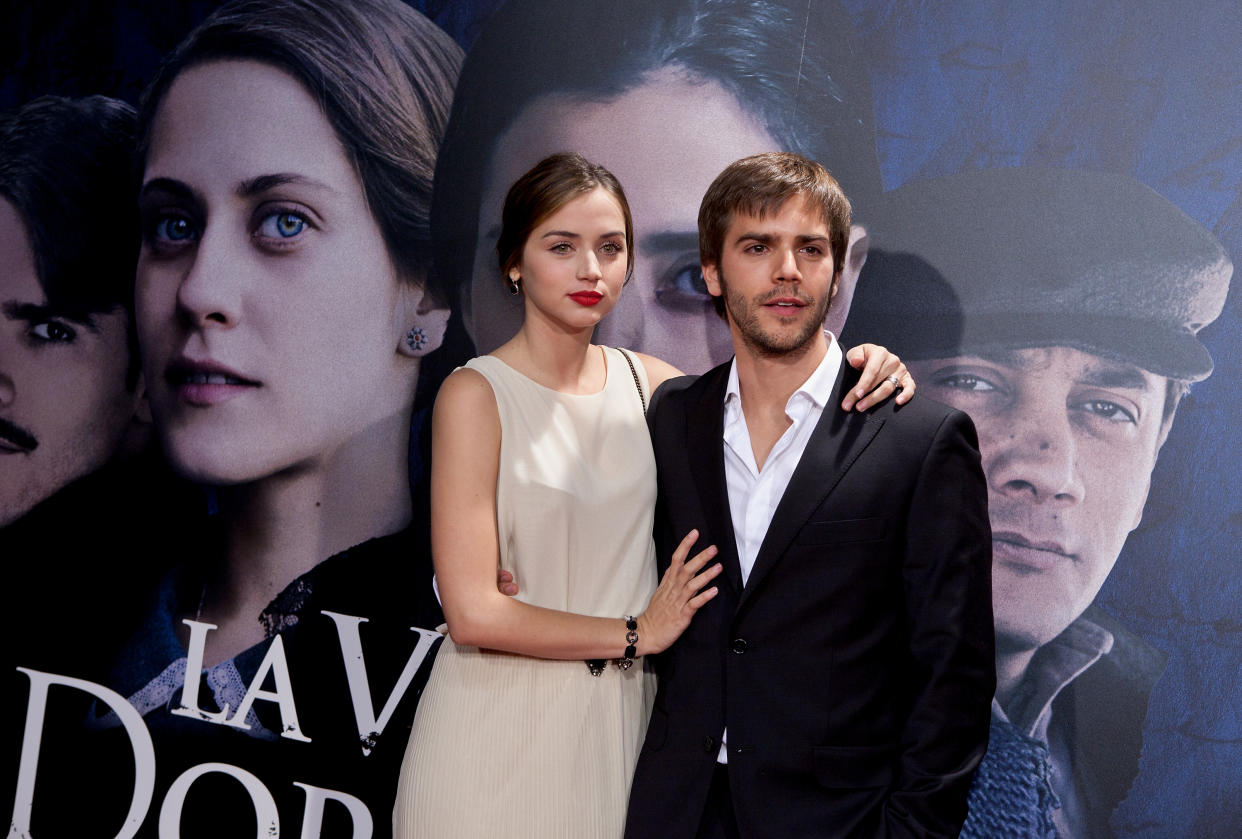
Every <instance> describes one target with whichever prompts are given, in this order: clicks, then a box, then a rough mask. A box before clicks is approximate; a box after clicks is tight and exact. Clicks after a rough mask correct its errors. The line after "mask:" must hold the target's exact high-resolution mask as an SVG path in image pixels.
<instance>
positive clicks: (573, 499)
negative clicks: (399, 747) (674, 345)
mask: <svg viewBox="0 0 1242 839" xmlns="http://www.w3.org/2000/svg"><path fill="white" fill-rule="evenodd" d="M604 355H605V361H606V364H607V377H606V381H605V385H604V388H603V390H601V391H599V392H598V393H594V394H587V395H574V394H565V393H560V392H558V391H555V390H552V389H550V388H546V387H543V386H542V385H539V384H537V383H536V382H534V381H533V380H532V379H529V378H527V377H526V376H525V375H523V374H521V373H519V372H517V371H516V370H514V369H513V368H511V367H509V366H508V365H507V364H505V363H504V362H503V361H501V360H500V359H498V358H495V357H492V356H481V357H479V358H475V359H472V360H471V361H469V362H468V363H467V364H466V366H467V367H469V368H470V369H472V370H475V371H477V372H479V373H481V374H482V375H483V376H484V377H485V378H486V379H487V381H488V382H489V383H490V385H491V387H492V390H493V392H494V393H495V396H496V406H497V409H498V411H499V414H500V427H501V444H500V469H499V474H498V478H497V482H496V517H497V530H498V532H499V534H500V565H501V567H502V568H504V569H506V570H508V571H511V572H513V575H514V579H515V580H516V581H517V582H518V585H519V587H520V593H519V594H518V598H519V599H521V600H524V601H526V602H527V603H531V604H534V605H537V606H545V607H547V608H550V609H559V610H563V611H568V612H577V613H579V614H585V615H595V616H602V617H614V618H620V617H622V616H624V615H636V614H638V613H639V612H640V611H642V610H643V609H644V608H645V607H646V605H647V601H648V600H649V599H650V597H651V593H652V592H653V591H654V590H655V586H656V570H655V547H654V545H653V543H652V537H651V527H652V518H653V510H654V506H655V496H656V475H655V458H654V455H653V453H652V449H651V440H650V438H649V437H648V435H647V425H646V422H645V421H644V417H643V410H642V403H641V401H640V399H639V395H638V392H637V389H636V388H635V385H634V378H633V375H632V374H631V373H630V368H629V365H628V364H627V363H626V359H625V357H624V356H623V355H622V354H621V353H620V351H618V350H615V349H612V348H604ZM635 368H636V370H637V371H638V375H639V376H640V377H641V379H642V383H643V392H644V393H649V390H648V388H647V380H646V373H645V371H644V370H643V367H642V365H641V364H638V363H635ZM617 626H618V632H619V633H622V632H623V631H624V630H623V629H622V628H621V624H620V622H618V624H617ZM654 692H655V682H654V674H651V673H646V672H644V668H643V666H642V659H638V660H637V661H636V662H635V666H633V667H631V668H630V669H629V670H625V671H622V670H620V669H618V668H617V667H616V666H615V665H614V664H612V663H611V662H609V663H608V666H607V667H606V668H605V669H604V672H603V674H602V675H600V676H592V675H591V673H590V671H589V669H588V668H587V665H586V663H585V662H583V661H554V660H549V659H540V658H531V657H527V656H521V655H513V654H509V653H502V652H495V651H489V650H481V649H479V648H477V647H462V646H457V645H456V644H454V643H453V641H452V639H451V638H445V639H444V643H443V645H442V646H441V648H440V652H439V654H438V655H437V656H436V660H435V664H434V666H433V669H432V673H431V677H430V679H429V681H428V683H427V688H426V691H425V692H424V694H423V696H422V698H421V699H420V700H419V705H418V712H417V713H416V715H415V719H414V727H413V731H412V732H411V734H410V743H409V746H408V747H407V750H406V754H405V761H404V762H403V764H402V766H401V779H400V785H399V788H398V792H397V805H396V809H395V811H394V813H393V833H394V835H395V836H397V837H402V839H446V837H454V838H455V837H462V839H470V837H486V839H499V837H506V838H507V837H531V838H532V839H536V838H537V839H550V837H566V839H589V837H602V839H616V837H619V836H621V833H622V830H623V828H624V825H625V811H626V804H627V799H628V798H629V789H630V781H631V778H632V776H633V772H634V764H635V762H636V761H637V759H638V751H639V749H640V748H641V746H642V742H643V737H644V735H645V733H646V727H647V717H648V715H649V713H650V710H651V701H652V699H653V697H654Z"/></svg>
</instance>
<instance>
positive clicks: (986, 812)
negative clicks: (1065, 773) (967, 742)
mask: <svg viewBox="0 0 1242 839" xmlns="http://www.w3.org/2000/svg"><path fill="white" fill-rule="evenodd" d="M1060 806H1061V802H1060V801H1058V800H1057V795H1056V793H1055V792H1053V791H1052V763H1051V760H1050V758H1049V754H1048V747H1047V746H1045V745H1044V744H1043V743H1041V742H1039V741H1038V740H1035V739H1033V738H1031V737H1027V736H1026V735H1025V734H1023V733H1022V732H1020V731H1018V729H1017V728H1016V727H1014V725H1013V724H1012V723H1009V722H1005V721H1002V720H997V719H993V720H992V725H991V731H990V733H989V740H988V750H987V753H986V754H985V755H984V756H983V762H982V763H980V764H979V768H978V769H976V770H975V778H974V782H973V783H972V784H971V787H970V799H969V807H970V812H969V814H968V815H967V817H966V824H965V825H964V826H963V828H962V834H961V836H962V839H1055V837H1056V835H1057V832H1056V828H1055V827H1054V826H1053V823H1052V811H1053V810H1054V809H1055V808H1057V807H1060Z"/></svg>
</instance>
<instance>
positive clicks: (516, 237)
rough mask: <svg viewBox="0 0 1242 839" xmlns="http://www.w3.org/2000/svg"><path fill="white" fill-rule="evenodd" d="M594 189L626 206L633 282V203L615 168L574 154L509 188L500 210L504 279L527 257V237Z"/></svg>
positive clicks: (542, 165) (549, 160) (543, 164)
mask: <svg viewBox="0 0 1242 839" xmlns="http://www.w3.org/2000/svg"><path fill="white" fill-rule="evenodd" d="M594 189H602V190H604V191H605V192H607V193H608V194H609V195H611V196H612V197H613V198H615V199H616V200H617V203H618V204H620V205H621V215H622V216H624V217H625V258H626V268H625V281H626V282H627V283H628V282H629V281H630V275H631V274H633V273H634V221H633V219H632V218H631V217H630V204H629V202H628V201H626V200H625V190H623V189H622V188H621V182H620V181H618V180H617V178H616V176H615V175H613V174H612V172H609V171H608V170H607V169H605V168H604V167H603V166H599V165H597V164H594V163H592V162H591V161H589V160H587V159H586V158H585V157H583V156H582V155H580V154H575V153H573V152H559V153H557V154H553V155H550V156H548V157H545V158H544V159H543V160H541V161H539V162H538V163H536V164H535V166H534V168H532V169H531V170H530V171H529V172H527V173H526V174H525V175H523V176H522V177H520V178H518V179H517V180H516V181H515V182H514V184H513V186H511V187H509V193H508V194H507V195H506V196H505V207H504V210H503V212H502V213H501V225H500V238H499V239H497V240H496V255H497V257H498V258H499V263H500V275H501V277H504V278H507V277H508V276H509V269H511V268H514V267H515V266H517V264H518V263H519V262H521V261H522V248H523V247H525V246H526V240H527V239H528V238H529V237H530V234H531V232H532V231H533V230H534V229H535V228H536V227H538V226H539V224H540V223H541V222H542V221H543V220H544V219H546V218H547V217H548V216H550V215H552V214H553V213H555V212H556V211H557V210H559V209H560V208H561V207H564V206H565V205H566V204H568V203H569V202H570V201H572V200H574V199H575V198H577V197H578V196H579V195H583V194H585V193H587V192H590V191H592V190H594Z"/></svg>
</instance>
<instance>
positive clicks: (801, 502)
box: [722, 362, 884, 609]
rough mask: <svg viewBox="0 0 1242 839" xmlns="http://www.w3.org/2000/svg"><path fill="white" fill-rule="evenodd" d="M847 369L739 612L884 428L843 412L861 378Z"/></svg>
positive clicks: (781, 508)
mask: <svg viewBox="0 0 1242 839" xmlns="http://www.w3.org/2000/svg"><path fill="white" fill-rule="evenodd" d="M841 367H842V370H841V371H840V372H839V373H838V374H837V381H836V384H835V385H834V386H833V389H832V396H831V397H830V398H829V400H828V403H827V404H826V405H825V406H824V411H823V414H822V415H821V416H820V418H819V422H818V423H817V424H816V426H815V429H814V430H813V431H812V432H811V439H810V440H808V441H807V444H806V451H805V452H803V454H802V459H801V460H799V461H798V465H797V467H796V468H795V469H794V473H793V475H792V476H790V479H789V486H787V487H786V488H785V494H784V495H782V496H781V500H780V503H779V504H778V505H777V507H776V512H775V513H773V515H772V521H771V523H770V524H769V525H768V532H767V534H766V535H765V536H764V537H763V544H761V545H760V546H759V553H758V555H757V556H756V557H755V565H754V567H753V568H752V569H751V571H750V576H749V577H748V578H747V580H746V587H745V589H744V590H743V592H742V596H741V599H740V600H739V602H738V608H739V609H740V608H742V607H743V606H744V605H745V604H746V601H747V600H748V599H749V597H750V595H751V593H752V592H754V591H755V590H756V589H757V588H758V587H759V584H760V583H761V582H762V581H763V578H764V577H765V576H767V574H768V572H769V571H771V569H772V567H773V566H774V565H776V563H777V562H778V561H779V560H780V557H781V556H782V555H783V554H784V553H785V550H786V549H787V548H788V547H789V543H790V542H791V541H793V538H794V537H795V536H796V535H797V534H798V531H799V530H800V529H801V528H802V526H803V525H804V524H805V523H806V522H807V520H808V519H809V518H810V517H811V514H812V513H814V512H815V510H816V508H818V507H819V506H820V505H821V504H822V503H823V502H824V499H825V498H827V497H828V494H829V493H831V492H832V491H833V489H835V488H836V486H837V484H838V483H840V481H841V478H842V477H844V476H845V473H846V472H848V471H849V469H850V467H851V466H853V465H854V461H856V460H857V459H858V456H859V455H861V454H862V452H863V450H864V449H866V448H867V445H868V444H869V443H870V442H871V440H872V439H873V438H874V437H875V435H876V433H877V432H879V430H880V428H881V427H882V426H883V425H884V420H883V419H880V418H878V417H873V416H870V415H868V414H859V413H855V412H850V413H848V414H847V413H845V412H844V411H842V410H841V408H840V404H841V400H842V399H844V398H845V389H846V387H847V385H846V381H847V380H848V381H849V385H848V386H850V387H852V386H853V383H854V381H855V380H856V378H857V374H855V373H854V371H853V370H850V371H849V373H850V374H851V375H849V376H847V375H846V369H845V367H846V365H845V364H844V362H843V363H842V365H841ZM722 471H723V467H722ZM735 553H736V551H735Z"/></svg>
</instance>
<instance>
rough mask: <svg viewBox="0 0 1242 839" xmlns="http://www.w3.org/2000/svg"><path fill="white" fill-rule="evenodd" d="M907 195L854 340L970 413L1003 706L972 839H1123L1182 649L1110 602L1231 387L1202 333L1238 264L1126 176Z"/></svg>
mask: <svg viewBox="0 0 1242 839" xmlns="http://www.w3.org/2000/svg"><path fill="white" fill-rule="evenodd" d="M889 198H891V201H890V202H889V204H888V206H887V207H886V209H885V211H884V213H883V214H882V218H881V220H880V223H879V225H878V226H877V227H878V229H877V236H876V237H875V238H876V241H877V244H878V245H879V248H878V249H874V248H873V250H872V255H871V257H870V258H869V260H868V262H867V265H866V267H865V269H864V272H863V275H862V280H861V281H860V283H859V288H860V292H859V295H858V296H857V297H856V298H855V301H854V309H853V312H852V313H851V316H850V325H851V326H852V327H854V328H856V329H859V330H860V331H865V333H866V334H867V335H868V336H869V337H870V339H871V340H876V341H879V342H881V343H883V344H885V345H886V346H890V347H893V348H894V349H895V350H896V351H897V352H900V353H901V355H902V356H903V358H904V359H905V360H906V361H907V363H908V364H909V366H910V369H911V370H912V371H913V372H914V373H915V376H916V377H917V378H918V381H919V383H920V385H922V387H924V388H928V389H929V390H928V392H929V393H930V395H931V397H932V398H933V399H938V400H940V401H943V402H946V403H948V404H950V405H953V406H954V407H957V408H959V409H962V410H964V411H966V412H967V413H969V414H970V416H971V418H972V419H973V420H974V422H975V425H976V427H977V428H978V431H979V437H980V448H981V453H982V456H983V467H984V472H985V474H986V476H987V481H988V503H989V515H990V518H991V522H992V535H993V572H992V573H993V577H992V580H993V608H994V612H995V621H996V671H997V692H996V697H995V701H994V702H993V725H992V738H991V744H990V746H989V754H988V757H987V758H986V759H985V761H984V764H983V766H982V767H981V768H980V771H979V775H978V777H977V778H976V783H975V788H974V790H973V792H972V799H971V815H970V818H969V820H968V821H967V824H966V828H965V830H964V832H963V834H962V835H963V836H967V837H969V836H987V837H1009V836H1035V835H1038V836H1044V835H1047V832H1048V830H1049V828H1055V830H1056V835H1058V836H1060V837H1062V839H1071V838H1072V839H1090V838H1091V837H1100V836H1110V835H1112V833H1111V830H1110V828H1109V817H1110V815H1111V814H1112V812H1113V810H1114V809H1115V808H1116V806H1117V804H1118V803H1119V802H1120V801H1121V799H1123V798H1124V797H1125V795H1126V793H1127V791H1128V790H1129V787H1130V785H1131V783H1132V782H1133V780H1134V777H1135V775H1136V773H1137V770H1138V758H1139V751H1140V747H1141V728H1142V724H1143V719H1144V717H1145V715H1146V711H1147V700H1148V696H1149V694H1150V692H1151V688H1152V685H1153V684H1154V682H1155V680H1156V678H1157V677H1158V676H1159V675H1160V672H1161V670H1162V668H1163V655H1162V654H1161V653H1159V651H1157V650H1155V649H1154V648H1153V647H1151V646H1150V645H1148V644H1146V643H1145V642H1144V641H1143V640H1142V639H1140V638H1139V637H1138V636H1137V635H1135V634H1134V633H1132V632H1129V631H1128V630H1127V629H1126V628H1125V627H1123V626H1121V625H1120V624H1119V623H1118V622H1117V621H1116V620H1114V619H1112V618H1111V617H1110V616H1108V615H1107V614H1106V613H1105V612H1104V611H1103V610H1101V609H1099V608H1097V607H1094V606H1092V602H1093V600H1094V599H1095V596H1096V594H1097V593H1098V592H1099V590H1100V587H1101V586H1102V585H1103V583H1104V581H1105V579H1106V578H1107V577H1108V574H1109V572H1110V571H1111V570H1112V568H1113V564H1114V563H1115V562H1116V560H1117V557H1118V555H1119V554H1120V552H1121V549H1122V546H1123V544H1124V543H1125V540H1126V537H1127V536H1128V535H1129V533H1130V531H1131V530H1133V529H1134V528H1135V527H1136V526H1137V525H1138V523H1139V520H1140V518H1141V516H1142V512H1143V505H1144V503H1145V502H1146V500H1147V493H1148V489H1149V487H1150V484H1151V473H1152V469H1153V468H1154V466H1155V463H1156V456H1157V454H1158V453H1159V451H1160V447H1161V446H1162V445H1163V443H1164V441H1165V439H1166V437H1167V436H1168V433H1169V428H1170V426H1171V424H1172V422H1173V418H1174V415H1175V413H1176V410H1177V406H1178V403H1179V401H1180V400H1181V398H1182V397H1183V396H1184V395H1185V393H1186V392H1187V389H1188V386H1189V384H1190V383H1191V382H1194V381H1198V380H1201V379H1204V378H1206V377H1207V376H1208V375H1209V374H1210V373H1211V370H1212V360H1211V357H1210V356H1209V355H1208V352H1207V350H1206V349H1205V348H1204V346H1203V345H1202V344H1201V343H1200V342H1199V340H1198V338H1197V333H1198V332H1199V330H1200V329H1202V327H1204V326H1205V325H1207V324H1208V323H1211V322H1212V321H1213V320H1215V319H1216V318H1217V316H1218V315H1219V314H1220V312H1221V308H1222V306H1223V305H1224V300H1225V294H1226V292H1227V290H1228V284H1229V278H1230V276H1231V274H1232V271H1233V266H1232V264H1231V262H1230V260H1229V258H1228V257H1227V255H1226V254H1225V251H1224V249H1223V248H1222V247H1221V246H1220V244H1219V243H1218V242H1217V241H1216V240H1215V238H1213V236H1212V235H1211V234H1210V233H1209V232H1208V231H1207V230H1205V229H1204V228H1203V227H1201V226H1200V225H1199V224H1197V223H1196V222H1195V221H1193V220H1192V219H1190V218H1189V217H1188V216H1186V215H1185V214H1184V213H1182V212H1181V211H1180V210H1178V209H1177V208H1176V207H1174V206H1173V205H1172V204H1171V203H1170V202H1169V201H1167V200H1166V199H1164V198H1163V197H1161V196H1160V195H1158V194H1157V193H1155V192H1153V191H1152V190H1150V189H1149V188H1147V187H1146V186H1143V185H1142V184H1140V183H1138V182H1136V181H1134V180H1133V179H1131V178H1128V177H1125V176H1122V175H1112V174H1100V173H1089V172H1070V171H1060V170H1044V169H1031V168H1015V169H999V170H992V171H982V172H971V173H963V174H959V175H952V176H949V177H945V178H939V179H935V180H928V181H923V182H919V183H914V184H911V185H908V186H906V187H903V188H901V189H899V190H897V191H895V192H893V193H891V194H890V196H889ZM911 315H917V316H916V317H911ZM845 340H846V342H847V343H848V341H849V337H848V334H847V335H846V336H845Z"/></svg>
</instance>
